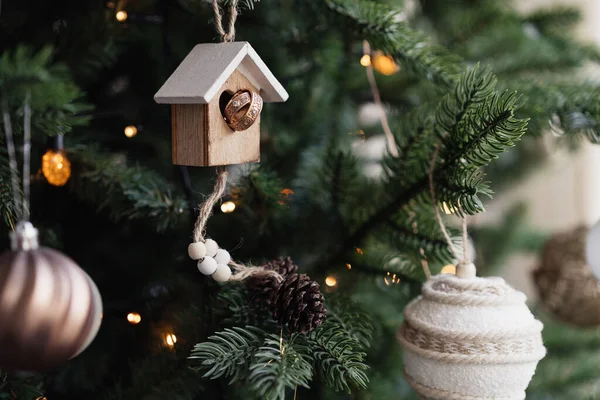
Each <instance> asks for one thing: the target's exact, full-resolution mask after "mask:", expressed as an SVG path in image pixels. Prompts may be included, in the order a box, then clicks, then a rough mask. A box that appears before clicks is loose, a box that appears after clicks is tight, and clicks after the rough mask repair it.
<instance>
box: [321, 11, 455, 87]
mask: <svg viewBox="0 0 600 400" xmlns="http://www.w3.org/2000/svg"><path fill="white" fill-rule="evenodd" d="M322 1H324V4H325V5H326V6H327V7H328V8H329V9H330V10H331V11H332V12H333V14H334V16H335V20H336V22H341V23H342V24H344V25H346V26H347V27H349V28H350V30H352V31H353V32H355V34H356V36H357V38H359V39H360V40H367V41H369V42H370V43H371V45H372V46H373V47H374V48H375V49H377V50H381V51H383V52H384V53H387V54H391V55H392V56H393V57H394V58H395V59H396V60H397V61H398V62H400V63H401V64H402V65H403V66H404V67H406V68H407V69H408V70H410V71H412V72H413V73H415V74H418V75H420V76H422V77H424V78H425V79H427V80H430V81H433V82H434V83H436V84H440V85H442V86H443V87H452V86H453V84H454V82H455V80H456V78H457V77H458V75H459V74H460V72H461V71H462V69H463V67H462V65H461V61H460V59H459V58H458V57H457V56H454V55H452V54H451V53H449V52H448V51H447V50H446V49H445V48H443V47H441V46H436V45H433V44H431V43H430V42H429V41H428V40H427V39H426V38H425V36H424V35H422V34H421V33H419V32H417V31H415V30H413V29H412V28H410V27H409V26H408V24H407V23H405V22H396V18H395V17H396V14H397V13H398V12H397V11H395V10H394V9H393V8H392V7H391V6H389V5H385V4H382V3H376V2H373V1H367V0H322Z"/></svg>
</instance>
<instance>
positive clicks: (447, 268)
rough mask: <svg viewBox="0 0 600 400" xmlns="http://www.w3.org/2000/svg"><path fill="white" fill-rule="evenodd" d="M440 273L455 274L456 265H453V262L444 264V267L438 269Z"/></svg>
mask: <svg viewBox="0 0 600 400" xmlns="http://www.w3.org/2000/svg"><path fill="white" fill-rule="evenodd" d="M440 274H454V275H456V265H454V264H447V265H444V267H443V268H442V270H441V271H440Z"/></svg>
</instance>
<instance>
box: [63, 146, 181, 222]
mask: <svg viewBox="0 0 600 400" xmlns="http://www.w3.org/2000/svg"><path fill="white" fill-rule="evenodd" d="M69 154H70V155H72V157H73V161H74V164H75V165H74V168H73V170H74V174H73V177H72V181H71V188H72V189H73V190H74V192H75V193H76V194H77V195H78V196H79V197H80V198H81V199H82V200H84V201H86V202H88V203H90V204H93V205H95V206H96V207H97V208H98V210H107V211H108V212H109V215H110V216H111V217H112V218H113V219H114V220H117V221H120V220H124V219H128V220H147V219H150V218H151V220H152V224H153V225H154V226H155V229H156V231H157V232H160V231H163V230H165V229H167V228H168V227H172V226H176V225H177V224H179V223H180V222H181V221H182V220H185V213H187V212H189V211H188V209H187V203H186V200H185V199H184V198H183V197H180V196H176V195H174V194H173V189H172V187H171V186H170V184H169V183H167V182H166V181H165V180H164V178H162V177H161V176H159V175H158V174H156V173H154V172H152V171H150V170H147V169H145V168H142V167H140V166H127V167H126V163H127V160H126V159H125V157H124V156H120V155H118V154H117V155H108V154H105V153H102V152H100V151H98V150H97V149H96V148H94V147H83V146H78V147H74V148H72V149H69ZM109 201H110V202H109Z"/></svg>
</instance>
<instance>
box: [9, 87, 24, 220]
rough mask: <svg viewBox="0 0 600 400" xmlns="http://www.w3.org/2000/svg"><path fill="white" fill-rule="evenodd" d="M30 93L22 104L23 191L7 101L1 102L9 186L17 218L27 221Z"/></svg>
mask: <svg viewBox="0 0 600 400" xmlns="http://www.w3.org/2000/svg"><path fill="white" fill-rule="evenodd" d="M30 98H31V96H30V94H29V93H27V94H26V95H25V102H24V104H23V192H21V191H20V190H19V170H18V165H17V154H16V149H15V141H14V137H13V131H12V123H11V120H10V113H9V111H8V103H7V102H6V101H3V102H2V116H3V121H4V136H5V138H6V148H7V151H8V163H9V166H10V177H11V187H12V192H13V201H14V204H15V212H16V215H17V219H18V220H20V221H29V193H30V178H29V175H30V168H31V167H30V161H31V105H30Z"/></svg>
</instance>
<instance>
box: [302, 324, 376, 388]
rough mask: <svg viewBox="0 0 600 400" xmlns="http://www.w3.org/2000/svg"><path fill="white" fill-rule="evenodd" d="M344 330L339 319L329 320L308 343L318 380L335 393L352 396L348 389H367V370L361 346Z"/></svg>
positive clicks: (310, 337)
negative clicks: (343, 392)
mask: <svg viewBox="0 0 600 400" xmlns="http://www.w3.org/2000/svg"><path fill="white" fill-rule="evenodd" d="M346 328H347V326H344V325H342V324H340V320H339V319H337V318H328V319H327V320H326V321H325V323H324V324H323V325H321V326H320V327H319V328H317V329H315V330H314V331H313V332H311V334H310V335H309V336H308V338H307V340H308V343H309V346H310V348H311V350H312V352H313V355H314V359H315V368H316V369H317V370H318V371H319V375H320V377H321V379H322V380H323V381H324V382H326V383H327V384H328V385H329V386H330V387H331V388H333V389H334V390H337V391H346V392H348V393H351V391H352V390H351V386H354V387H356V388H359V389H365V388H366V387H367V384H368V382H369V378H368V377H367V375H366V373H365V371H366V370H367V369H368V368H369V367H368V366H367V365H366V364H365V363H364V360H365V357H366V354H365V353H364V352H363V351H362V346H361V345H360V343H359V342H358V341H357V340H355V339H353V338H352V337H351V334H349V332H348V330H347V329H346Z"/></svg>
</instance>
